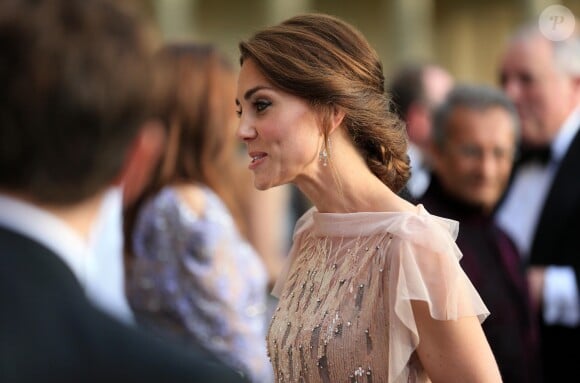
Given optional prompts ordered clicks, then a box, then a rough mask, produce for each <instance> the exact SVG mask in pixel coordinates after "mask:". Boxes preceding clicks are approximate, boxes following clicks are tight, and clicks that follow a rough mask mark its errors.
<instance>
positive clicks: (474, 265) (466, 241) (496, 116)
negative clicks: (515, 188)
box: [418, 85, 540, 383]
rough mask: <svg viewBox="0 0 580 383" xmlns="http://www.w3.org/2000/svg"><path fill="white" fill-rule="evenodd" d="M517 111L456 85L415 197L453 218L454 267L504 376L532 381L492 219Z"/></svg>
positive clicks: (509, 267)
mask: <svg viewBox="0 0 580 383" xmlns="http://www.w3.org/2000/svg"><path fill="white" fill-rule="evenodd" d="M518 124H519V123H518V116H517V112H516V110H515V107H514V106H513V104H512V102H511V101H510V100H509V99H508V98H507V96H505V95H504V94H503V92H501V90H498V89H494V88H491V87H486V86H480V85H477V86H475V85H469V86H467V85H460V86H457V87H456V88H454V89H453V90H452V91H451V93H450V94H449V96H448V98H447V99H446V100H445V102H444V103H443V104H442V106H441V107H440V108H438V109H437V110H436V112H435V117H434V123H433V134H432V138H433V140H432V149H431V150H430V153H431V155H432V157H431V158H432V164H433V172H432V175H431V182H430V184H429V187H428V188H427V191H426V192H425V193H424V194H423V196H422V197H421V198H420V199H419V201H418V202H419V203H422V204H423V205H424V206H425V208H426V209H427V210H428V211H430V212H431V213H433V214H436V215H440V216H443V217H447V218H451V219H454V220H456V221H458V222H459V234H458V236H457V246H459V249H460V250H461V252H462V254H463V257H462V258H461V260H460V262H461V266H462V267H463V269H464V270H465V272H466V274H467V275H468V276H469V279H470V280H471V281H472V282H473V285H474V286H475V288H476V289H477V291H478V292H479V294H480V295H481V298H482V299H483V301H484V302H485V304H486V306H487V308H488V309H489V311H490V312H491V315H490V317H489V318H487V319H486V320H485V321H484V322H483V324H482V325H483V331H484V332H485V335H486V337H487V339H488V341H489V344H490V346H491V349H492V351H493V354H494V356H495V359H496V361H497V364H498V366H499V369H500V372H501V375H502V378H503V381H504V383H532V382H533V383H537V382H540V380H539V369H538V367H539V366H538V345H537V338H538V337H537V331H538V329H537V323H536V320H535V317H534V316H533V314H532V310H531V308H530V299H529V294H528V289H527V283H526V277H525V273H524V269H523V268H522V267H521V266H522V265H521V260H520V255H519V253H518V251H517V249H516V247H515V244H514V243H513V242H512V241H511V240H510V238H509V237H508V236H507V235H506V233H505V232H503V231H502V230H501V229H500V228H499V227H497V225H496V224H495V222H494V220H493V211H494V209H495V207H496V205H497V203H498V201H499V200H500V198H501V196H502V194H503V192H504V190H505V188H506V186H507V184H508V181H509V177H510V173H511V170H512V164H513V158H514V153H515V150H516V144H517V137H518Z"/></svg>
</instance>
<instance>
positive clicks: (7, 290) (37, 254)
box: [0, 228, 244, 383]
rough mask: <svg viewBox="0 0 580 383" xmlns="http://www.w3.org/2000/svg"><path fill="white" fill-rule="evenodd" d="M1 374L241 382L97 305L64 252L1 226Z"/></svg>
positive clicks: (32, 378) (11, 377)
mask: <svg viewBox="0 0 580 383" xmlns="http://www.w3.org/2000/svg"><path fill="white" fill-rule="evenodd" d="M0 310H1V312H0V382H7V383H19V382H123V383H127V382H241V381H244V380H243V379H242V378H241V377H240V375H239V374H238V373H235V372H233V371H231V370H230V369H229V368H227V367H225V366H223V365H221V364H219V363H218V362H216V361H215V360H213V359H211V358H210V357H209V356H207V355H205V354H203V353H202V352H201V351H199V350H196V349H193V348H191V349H189V348H188V349H185V348H183V349H182V348H180V347H178V346H177V345H175V346H174V345H172V344H171V345H170V344H168V343H165V342H164V341H161V340H159V339H156V338H153V337H152V336H149V335H148V334H146V333H144V332H141V330H138V329H137V328H131V327H128V326H126V325H124V324H122V323H120V322H118V321H117V320H115V319H113V318H111V317H109V316H108V315H106V314H105V313H103V312H102V311H100V310H99V309H97V308H96V307H94V306H93V305H92V304H91V303H90V302H89V301H88V299H87V297H86V296H85V294H84V292H83V290H82V287H81V285H80V284H79V282H78V280H77V279H76V278H75V276H74V275H73V274H72V272H71V271H70V269H68V267H67V266H66V265H65V264H64V263H63V262H62V260H61V259H60V258H59V257H58V256H57V255H56V254H54V253H53V252H51V251H50V250H49V249H47V248H45V247H44V246H42V245H40V244H38V243H36V242H34V241H32V240H31V239H29V238H26V237H24V236H21V235H19V234H16V233H14V232H12V231H10V230H6V229H3V228H0Z"/></svg>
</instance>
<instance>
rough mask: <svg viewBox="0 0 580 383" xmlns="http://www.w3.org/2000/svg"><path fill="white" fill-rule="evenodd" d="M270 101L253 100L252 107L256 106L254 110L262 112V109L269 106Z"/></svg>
mask: <svg viewBox="0 0 580 383" xmlns="http://www.w3.org/2000/svg"><path fill="white" fill-rule="evenodd" d="M271 104H272V103H271V102H270V101H265V100H258V101H256V102H254V107H255V108H256V111H258V112H262V111H264V110H265V109H266V108H267V107H269V106H270V105H271Z"/></svg>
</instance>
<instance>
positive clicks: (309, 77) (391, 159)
mask: <svg viewBox="0 0 580 383" xmlns="http://www.w3.org/2000/svg"><path fill="white" fill-rule="evenodd" d="M239 48H240V54H241V56H240V63H241V64H243V62H244V60H246V59H252V60H253V61H254V62H255V63H256V65H257V66H258V68H260V71H261V72H262V74H263V75H264V76H265V77H266V78H267V79H268V80H269V81H270V82H271V83H272V84H273V85H274V86H276V87H278V88H280V89H281V90H283V91H285V92H287V93H289V94H292V95H295V96H297V97H300V98H303V99H305V100H307V101H308V102H309V103H310V105H312V106H313V107H314V108H317V109H319V110H321V111H322V112H323V115H325V114H324V113H328V112H329V110H330V109H329V108H328V107H329V106H331V105H335V106H338V107H340V108H342V109H343V110H344V111H345V118H344V121H343V126H344V127H345V128H346V130H347V132H348V134H349V136H350V137H351V139H352V141H353V142H354V144H355V145H356V147H357V148H358V150H359V151H360V152H361V154H362V155H363V156H364V158H365V159H366V162H367V165H368V166H369V168H370V170H371V171H372V172H373V173H374V174H375V175H376V176H377V177H378V178H379V179H380V180H381V181H382V182H383V183H385V184H386V185H387V186H388V187H389V188H391V189H392V190H393V191H395V192H398V191H400V190H401V189H402V188H403V186H404V185H405V184H406V182H407V180H408V178H409V176H410V167H409V157H408V156H407V133H406V130H405V126H404V123H403V122H402V121H401V120H400V119H399V118H398V117H397V116H396V115H395V114H393V113H391V112H390V111H389V110H390V108H389V103H390V99H389V97H388V96H387V95H386V93H385V86H384V76H383V68H382V64H381V61H380V59H379V57H378V54H377V53H376V51H375V50H374V49H373V48H372V47H371V46H370V44H369V43H368V42H367V40H366V39H365V37H364V36H363V35H362V33H361V32H360V31H358V30H357V29H356V28H354V27H353V26H351V25H349V24H347V23H346V22H344V21H342V20H340V19H338V18H336V17H333V16H330V15H324V14H305V15H299V16H295V17H293V18H290V19H288V20H286V21H284V22H282V23H281V24H278V25H276V26H272V27H269V28H266V29H264V30H262V31H260V32H258V33H256V34H255V35H254V36H253V37H251V38H250V39H249V40H247V41H243V42H241V43H240V45H239ZM325 142H326V139H325Z"/></svg>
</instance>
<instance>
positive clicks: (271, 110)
mask: <svg viewBox="0 0 580 383" xmlns="http://www.w3.org/2000/svg"><path fill="white" fill-rule="evenodd" d="M240 52H241V60H240V61H241V70H240V73H239V77H238V91H237V99H236V103H237V105H238V115H239V117H240V121H239V126H238V131H237V134H238V137H239V138H240V139H241V140H243V141H244V142H245V144H246V146H247V151H248V155H249V156H250V160H249V166H248V167H249V169H250V170H251V171H252V172H253V173H254V186H255V187H256V188H257V189H259V190H265V189H268V188H272V187H276V186H278V185H282V184H286V183H293V184H295V185H296V186H297V187H298V188H299V189H300V190H301V192H302V193H304V194H305V195H306V196H307V197H308V199H309V200H310V201H311V202H312V204H313V207H312V208H311V209H310V210H308V211H307V212H306V213H305V214H304V215H303V216H302V217H301V218H300V219H299V220H298V222H297V224H296V227H295V232H294V237H293V245H292V249H291V251H290V255H289V257H288V263H287V266H286V269H285V272H284V273H283V275H282V277H281V278H280V279H279V280H278V282H277V283H276V285H275V286H274V290H273V294H274V295H276V296H278V297H279V303H278V307H277V308H276V311H275V313H274V316H273V318H272V321H271V324H270V329H269V334H268V350H269V355H270V358H271V362H272V365H273V367H274V373H275V377H276V381H278V382H295V381H296V382H310V383H315V382H382V383H384V382H429V381H433V382H500V381H501V377H500V375H499V372H498V368H497V365H496V363H495V360H494V358H493V354H492V352H491V350H490V347H489V344H488V343H487V341H486V338H485V335H484V333H483V331H482V328H481V322H482V321H483V320H484V318H485V317H486V316H487V315H489V312H488V310H487V309H486V307H485V305H484V303H483V302H482V300H481V299H480V297H479V295H478V293H477V291H476V290H475V289H474V287H473V285H472V284H471V283H470V281H469V279H468V278H467V277H466V275H465V273H464V272H463V270H462V269H461V268H460V266H459V258H461V253H460V251H459V250H458V248H457V246H456V245H455V238H456V235H457V230H458V223H457V222H455V221H451V220H448V219H445V218H441V217H436V216H433V215H431V214H430V213H429V212H427V211H426V210H425V209H424V208H423V206H421V205H418V206H414V205H412V204H410V203H408V202H407V201H405V200H404V199H402V198H401V197H399V196H398V195H397V192H399V191H400V189H401V188H402V187H403V186H404V185H405V183H406V182H407V179H408V178H409V172H410V169H409V161H408V157H407V155H406V149H407V138H406V133H405V129H404V125H403V124H402V123H401V122H400V121H399V120H398V119H397V118H396V117H395V116H394V115H392V114H391V113H389V98H388V96H387V95H386V94H385V89H384V78H383V72H382V65H381V63H380V60H379V58H378V55H377V54H376V52H375V51H374V50H373V49H372V47H371V46H370V45H369V43H368V42H367V41H366V40H365V38H364V37H363V35H362V34H361V33H360V32H359V31H358V30H356V29H355V28H354V27H352V26H350V25H349V24H347V23H345V22H343V21H341V20H339V19H337V18H335V17H332V16H328V15H323V14H307V15H300V16H296V17H293V18H291V19H288V20H286V21H284V22H282V23H281V24H279V25H276V26H273V27H269V28H266V29H264V30H262V31H259V32H258V33H256V34H255V35H254V36H253V37H251V38H250V39H249V40H247V41H243V42H241V43H240Z"/></svg>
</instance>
